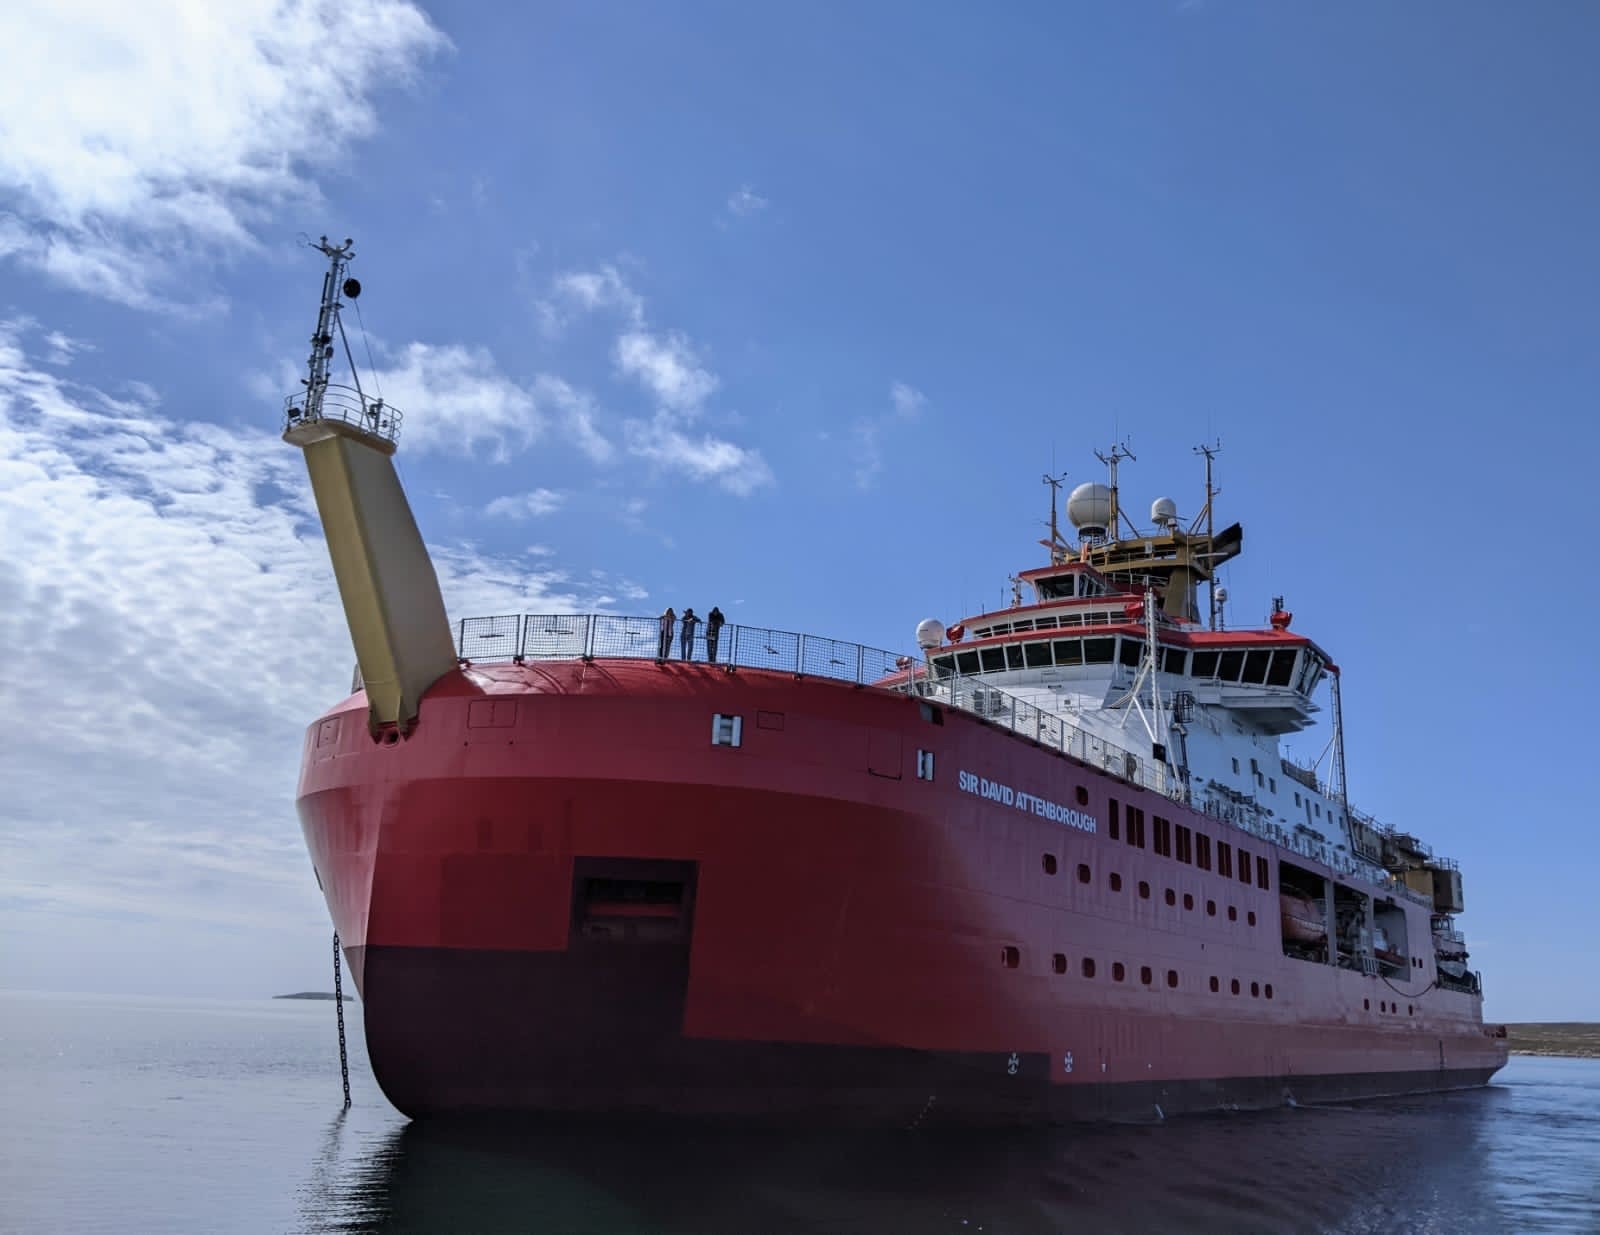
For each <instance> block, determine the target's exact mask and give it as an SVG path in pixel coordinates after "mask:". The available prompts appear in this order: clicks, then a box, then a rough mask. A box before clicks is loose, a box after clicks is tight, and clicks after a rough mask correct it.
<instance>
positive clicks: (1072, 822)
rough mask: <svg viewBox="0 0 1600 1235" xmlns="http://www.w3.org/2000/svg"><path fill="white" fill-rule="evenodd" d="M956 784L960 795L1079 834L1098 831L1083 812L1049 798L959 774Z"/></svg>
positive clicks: (993, 781) (972, 773)
mask: <svg viewBox="0 0 1600 1235" xmlns="http://www.w3.org/2000/svg"><path fill="white" fill-rule="evenodd" d="M957 783H958V784H959V786H960V788H961V791H962V792H963V793H971V794H975V795H976V796H978V797H980V798H988V799H989V801H991V802H998V803H1000V805H1002V806H1009V807H1012V808H1013V809H1014V810H1024V811H1032V812H1033V813H1034V814H1035V815H1038V816H1040V817H1041V818H1044V819H1048V820H1050V822H1051V823H1064V824H1066V825H1067V827H1069V828H1077V829H1078V830H1079V831H1080V832H1093V831H1096V830H1097V829H1098V827H1099V823H1098V821H1097V820H1096V819H1095V817H1094V816H1093V815H1091V814H1089V813H1087V812H1086V811H1081V810H1074V809H1073V808H1072V807H1070V806H1068V805H1067V804H1066V803H1064V802H1052V801H1051V800H1050V799H1049V798H1041V797H1039V796H1038V795H1037V794H1032V793H1024V792H1023V791H1022V790H1020V789H1017V788H1015V787H1014V786H1012V785H1003V784H1001V783H1000V782H999V781H996V780H990V779H989V778H988V777H987V776H979V775H978V774H977V773H975V772H962V773H961V774H960V776H959V777H957Z"/></svg>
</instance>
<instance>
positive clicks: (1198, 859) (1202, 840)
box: [1194, 832, 1211, 871]
mask: <svg viewBox="0 0 1600 1235" xmlns="http://www.w3.org/2000/svg"><path fill="white" fill-rule="evenodd" d="M1194 864H1195V865H1196V866H1198V867H1199V868H1200V869H1201V870H1203V871H1208V870H1210V869H1211V838H1210V837H1209V836H1207V835H1206V834H1205V833H1204V832H1196V833H1195V834H1194Z"/></svg>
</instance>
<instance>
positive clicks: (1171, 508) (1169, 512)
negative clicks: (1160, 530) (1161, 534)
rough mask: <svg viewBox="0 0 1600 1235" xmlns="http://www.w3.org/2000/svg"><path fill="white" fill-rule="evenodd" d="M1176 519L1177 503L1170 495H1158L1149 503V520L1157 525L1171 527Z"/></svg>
mask: <svg viewBox="0 0 1600 1235" xmlns="http://www.w3.org/2000/svg"><path fill="white" fill-rule="evenodd" d="M1177 521H1178V503H1176V502H1174V501H1173V500H1172V499H1171V498H1170V497H1158V498H1156V500H1155V501H1153V502H1151V503H1150V522H1151V523H1154V524H1155V525H1156V526H1157V527H1171V526H1172V525H1173V524H1174V523H1176V522H1177Z"/></svg>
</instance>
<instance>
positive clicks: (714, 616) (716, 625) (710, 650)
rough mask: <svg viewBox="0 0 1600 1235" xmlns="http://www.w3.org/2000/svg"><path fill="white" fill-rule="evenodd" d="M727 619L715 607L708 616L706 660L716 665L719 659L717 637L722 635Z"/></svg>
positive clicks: (712, 607) (713, 606)
mask: <svg viewBox="0 0 1600 1235" xmlns="http://www.w3.org/2000/svg"><path fill="white" fill-rule="evenodd" d="M726 620H727V619H726V618H724V617H723V616H722V610H721V609H719V608H717V607H716V606H715V605H712V606H711V612H710V613H708V614H706V659H707V660H709V661H711V662H713V663H715V662H716V659H717V636H719V635H720V634H722V624H723V622H725V621H726Z"/></svg>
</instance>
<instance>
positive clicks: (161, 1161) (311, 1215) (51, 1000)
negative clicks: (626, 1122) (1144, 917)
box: [0, 994, 1600, 1235]
mask: <svg viewBox="0 0 1600 1235" xmlns="http://www.w3.org/2000/svg"><path fill="white" fill-rule="evenodd" d="M350 1016H351V1026H350V1028H351V1044H352V1048H353V1057H352V1072H351V1084H352V1088H353V1091H354V1098H355V1105H354V1107H353V1108H352V1109H351V1110H350V1111H349V1112H347V1113H341V1111H340V1109H339V1108H340V1092H339V1071H338V1058H337V1047H336V1038H335V1033H334V1009H333V1005H332V1004H331V1003H308V1002H291V1001H281V1000H280V1001H272V1000H263V1001H260V1002H248V1003H217V1002H194V1001H176V1000H133V999H122V998H101V997H67V996H59V995H50V996H45V995H23V994H0V1231H6V1232H13V1231H15V1232H30V1233H31V1232H56V1231H62V1232H80V1231H116V1232H128V1231H134V1232H139V1231H150V1232H205V1233H207V1235H210V1233H212V1232H222V1231H244V1232H253V1231H269V1232H278V1231H285V1232H289V1231H304V1232H331V1231H369V1230H370V1231H430V1232H431V1231H472V1232H480V1231H481V1232H497V1231H518V1232H524V1231H527V1232H559V1233H560V1235H582V1233H595V1235H599V1233H602V1232H604V1233H606V1235H612V1233H617V1232H631V1231H664V1232H683V1233H685V1235H688V1233H693V1235H701V1233H706V1235H710V1233H717V1232H738V1233H740V1235H746V1233H760V1235H766V1233H769V1232H770V1233H778V1232H799V1231H803V1232H808V1233H813V1235H815V1233H818V1232H856V1231H860V1232H879V1231H882V1232H949V1233H951V1235H972V1233H974V1232H987V1233H990V1235H1005V1233H1015V1232H1029V1233H1031V1232H1048V1231H1088V1232H1102V1231H1105V1232H1114V1231H1137V1232H1150V1231H1181V1232H1230V1233H1233V1232H1252V1231H1262V1232H1298V1231H1307V1232H1310V1231H1329V1232H1350V1233H1352V1235H1353V1233H1356V1232H1384V1233H1390V1232H1449V1233H1452V1235H1454V1233H1457V1232H1494V1233H1495V1235H1499V1233H1501V1232H1523V1231H1560V1232H1600V1061H1596V1060H1564V1059H1522V1058H1519V1059H1514V1060H1512V1062H1511V1064H1510V1065H1509V1066H1508V1067H1507V1068H1506V1069H1505V1071H1504V1072H1502V1073H1501V1074H1500V1077H1499V1078H1498V1083H1497V1084H1496V1085H1495V1086H1493V1087H1491V1088H1489V1089H1484V1090H1479V1091H1475V1092H1470V1093H1459V1094H1447V1095H1441V1096H1439V1097H1433V1098H1413V1099H1400V1100H1393V1101H1386V1102H1380V1103H1372V1104H1363V1105H1360V1106H1351V1107H1341V1108H1318V1109H1312V1110H1282V1111H1272V1112H1263V1113H1256V1114H1240V1115H1226V1116H1224V1115H1217V1116H1205V1117H1196V1118H1188V1119H1177V1120H1173V1121H1171V1122H1169V1123H1167V1124H1163V1125H1157V1126H1141V1127H1130V1126H1121V1127H1109V1128H1108V1127H1095V1128H1067V1129H1052V1130H1046V1131H1037V1132H1029V1133H1008V1134H1005V1135H998V1136H997V1135H984V1136H972V1135H968V1136H951V1135H927V1134H917V1133H898V1134H889V1135H873V1136H863V1135H843V1136H840V1135H836V1136H823V1135H807V1136H793V1135H790V1136H783V1135H775V1134H764V1135H748V1134H745V1135H731V1134H713V1133H708V1132H694V1131H678V1132H675V1133H672V1134H670V1135H664V1134H662V1133H660V1132H637V1131H636V1132H629V1133H604V1134H602V1133H597V1132H585V1133H582V1134H557V1133H553V1132H548V1131H547V1132H541V1133H529V1132H521V1133H517V1132H510V1131H506V1130H500V1131H485V1130H478V1131H471V1130H461V1129H456V1130H446V1129H431V1128H422V1127H412V1126H410V1125H408V1124H407V1123H406V1121H405V1120H404V1119H402V1118H401V1117H400V1116H399V1115H397V1114H396V1113H395V1112H394V1111H393V1110H392V1109H391V1108H390V1107H389V1106H388V1105H387V1104H386V1103H385V1102H384V1100H383V1097H382V1095H381V1094H380V1093H379V1091H378V1089H377V1086H376V1084H375V1083H374V1082H373V1080H372V1076H371V1073H370V1072H368V1070H367V1065H366V1059H365V1056H364V1054H363V1052H362V1048H361V1042H360V1037H361V1035H360V1032H359V1020H360V1011H359V1009H354V1008H352V1009H351V1010H350Z"/></svg>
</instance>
